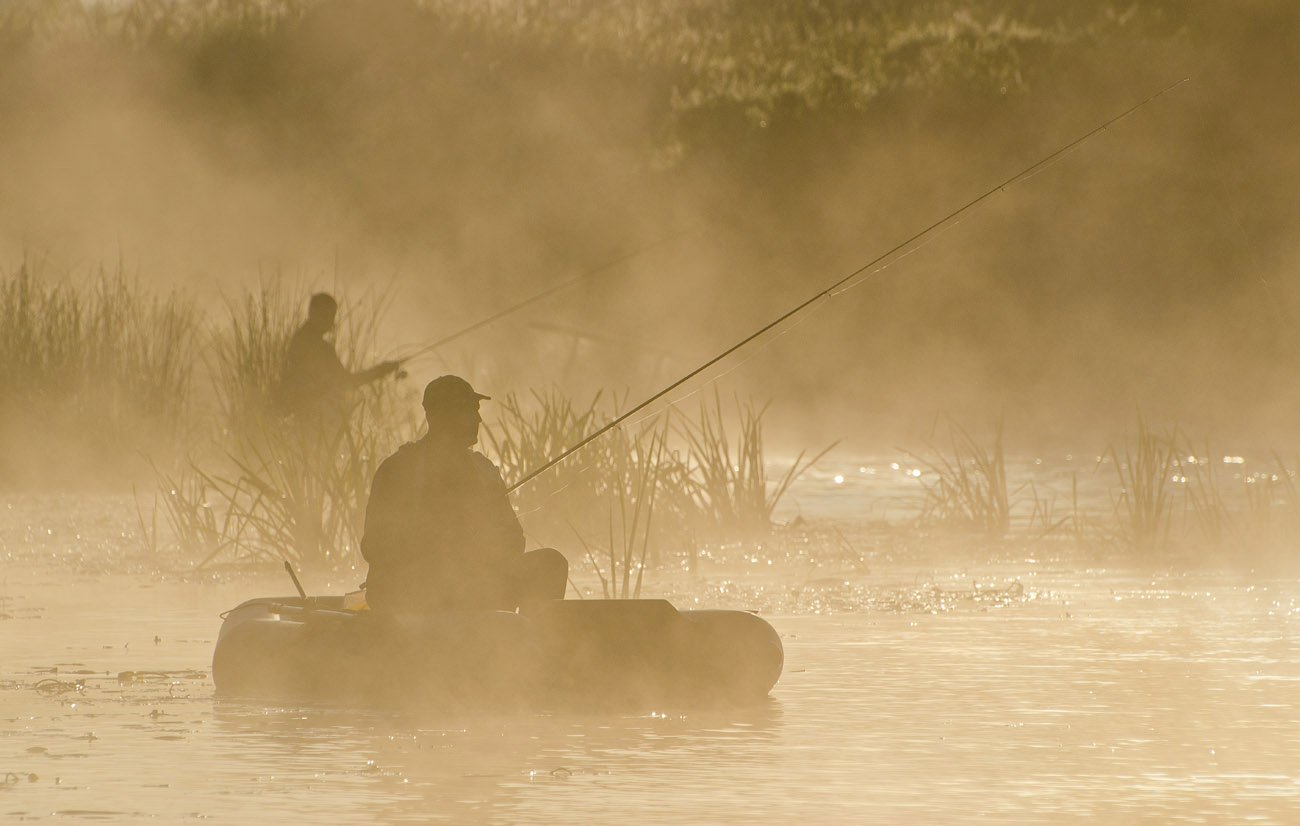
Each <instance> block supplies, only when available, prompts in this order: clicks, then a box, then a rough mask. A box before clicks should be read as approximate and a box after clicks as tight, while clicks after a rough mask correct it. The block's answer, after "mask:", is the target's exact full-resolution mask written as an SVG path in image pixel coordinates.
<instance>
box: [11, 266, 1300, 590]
mask: <svg viewBox="0 0 1300 826" xmlns="http://www.w3.org/2000/svg"><path fill="white" fill-rule="evenodd" d="M296 295H297V292H296V291H292V290H290V289H288V288H287V287H286V285H285V284H283V283H282V282H269V283H266V284H263V285H261V286H260V287H258V288H256V289H254V290H251V291H249V292H246V293H244V294H242V295H237V296H233V297H231V298H230V299H229V300H228V301H227V303H226V305H225V308H224V309H223V310H222V311H220V312H218V313H217V314H215V315H213V316H204V315H202V314H201V313H200V312H199V311H198V310H197V309H196V308H195V306H194V305H193V304H192V303H190V302H189V301H188V300H186V299H185V298H184V297H183V296H180V295H177V294H169V295H165V296H160V295H157V294H154V293H153V292H151V291H149V290H147V289H145V288H143V287H142V286H140V284H139V283H138V282H137V281H135V280H133V279H131V278H130V277H129V276H127V275H126V274H124V273H120V272H118V273H103V272H101V273H99V274H97V275H96V276H94V277H92V278H90V279H88V280H86V281H84V282H80V283H73V282H68V281H57V282H56V281H48V280H45V279H43V278H41V277H39V276H38V275H36V274H34V273H33V272H32V270H31V268H30V267H28V266H26V265H24V266H22V267H19V268H18V269H16V270H13V271H10V272H8V273H6V274H4V276H3V278H0V320H2V321H3V327H0V330H2V331H3V334H2V335H0V368H2V372H0V389H2V390H3V393H2V394H0V400H2V403H3V404H2V406H0V424H2V425H3V431H2V432H3V433H4V435H5V443H4V445H3V450H0V456H3V461H4V462H5V463H6V464H5V467H4V468H3V469H4V471H5V473H4V475H3V479H4V481H5V483H6V485H7V486H11V487H12V486H15V485H17V486H22V485H24V484H25V483H26V482H28V481H30V480H31V478H32V476H31V474H32V473H36V472H38V471H49V470H51V469H53V470H54V471H57V472H59V473H61V474H62V477H61V478H62V480H63V481H68V480H80V481H84V478H85V477H86V476H87V475H89V474H91V473H92V472H94V471H96V470H97V471H98V472H99V473H100V474H101V475H103V478H105V479H111V478H112V474H116V478H115V480H114V481H115V483H116V484H118V485H121V484H124V483H125V482H127V481H132V482H135V483H136V490H137V503H138V507H139V534H140V536H141V538H142V541H143V542H144V544H145V545H146V546H147V547H148V548H149V550H150V551H151V552H153V553H161V552H165V551H166V550H167V549H180V550H182V551H184V552H185V553H186V555H187V556H189V557H190V558H192V559H194V560H196V561H197V562H198V563H199V564H200V565H208V564H213V563H223V564H224V563H231V562H256V561H274V560H279V559H285V558H287V559H291V560H294V561H295V562H298V563H300V564H304V565H312V566H321V565H324V566H333V567H337V566H350V565H355V564H357V563H358V561H359V558H358V547H359V540H360V537H361V533H362V530H363V527H364V515H365V506H366V501H367V497H368V492H369V484H370V479H371V478H372V476H373V473H374V470H375V468H376V467H377V466H378V463H379V462H380V461H382V459H383V458H384V457H386V456H387V455H389V454H390V453H391V452H392V451H393V450H394V449H395V448H396V446H397V445H398V444H400V443H401V442H402V441H406V440H410V439H413V438H416V437H418V435H419V432H420V427H421V421H420V416H419V411H418V398H417V394H416V393H415V391H414V390H413V389H412V388H410V387H404V386H403V385H401V384H398V383H395V382H386V383H382V384H377V385H373V386H370V387H369V388H367V389H364V390H362V391H360V392H359V393H358V395H357V398H356V405H355V407H354V409H353V411H352V415H351V417H350V418H349V419H348V421H347V423H346V426H344V427H342V428H330V429H329V430H328V432H327V431H326V430H320V431H313V430H311V429H309V428H304V427H302V426H301V425H300V424H299V423H295V422H293V421H292V420H285V419H283V418H281V417H279V416H278V415H276V414H275V413H274V411H273V410H272V409H271V406H270V403H269V400H270V398H271V396H272V392H273V389H274V386H275V382H276V381H277V380H278V370H279V365H280V363H281V360H282V358H283V351H284V348H285V345H286V343H287V341H288V336H289V334H290V333H291V332H292V330H293V328H294V327H295V326H296V325H297V324H298V323H299V314H300V308H299V307H298V306H297V305H298V304H300V303H301V302H300V301H298V300H296V298H295V296H296ZM344 307H345V308H346V310H347V312H346V313H345V314H344V315H343V317H342V318H341V323H340V327H339V330H338V334H337V343H338V348H339V350H340V352H341V354H342V355H343V356H344V359H345V361H347V362H349V363H351V364H353V365H362V364H367V363H371V362H373V361H375V360H376V359H378V358H379V356H378V354H377V348H378V346H379V344H378V341H377V336H376V331H377V330H378V329H379V327H380V320H381V319H382V317H383V314H384V311H385V307H386V302H385V301H384V300H383V299H382V297H381V298H376V297H373V296H356V297H353V298H352V299H351V300H345V302H344ZM702 398H703V400H702V401H699V402H698V406H697V407H695V408H694V409H691V408H688V407H685V406H681V407H678V408H674V409H670V410H668V411H666V412H664V413H663V414H661V415H658V416H651V417H647V418H644V419H641V420H639V421H634V422H629V423H627V424H625V425H624V426H622V427H620V428H617V429H615V430H613V431H612V432H610V433H609V434H607V435H606V436H605V437H603V438H602V439H600V440H598V441H596V442H595V443H593V444H592V445H591V446H589V447H588V448H587V449H585V450H584V451H583V452H581V453H580V454H578V455H577V456H575V457H573V458H572V459H571V460H569V461H567V462H565V463H563V464H561V465H559V466H558V467H556V468H555V469H553V470H551V471H549V472H547V473H546V474H543V475H542V476H541V477H539V478H538V479H536V480H535V481H534V482H532V483H530V484H529V485H527V486H525V487H524V488H522V489H521V490H520V491H519V492H518V493H517V494H516V497H515V502H516V505H517V507H518V508H519V510H520V514H521V518H522V519H523V521H524V523H525V526H526V529H527V531H528V533H529V535H530V537H531V538H532V540H533V541H534V542H535V543H536V544H548V545H559V546H564V547H570V548H573V549H575V550H576V549H582V553H583V555H584V556H585V557H586V559H587V561H588V563H589V565H590V566H591V568H592V570H593V571H594V572H595V573H596V575H597V577H598V579H599V581H600V583H601V586H602V588H603V590H604V593H605V594H606V595H608V596H634V595H636V594H638V593H640V589H641V583H642V580H643V577H644V575H645V572H646V571H647V570H653V569H655V568H659V567H662V566H670V567H686V568H694V567H695V566H697V565H698V564H699V556H700V554H701V553H702V552H707V549H709V548H714V549H717V548H719V547H723V546H727V545H731V546H733V547H734V548H738V549H741V550H742V552H743V553H749V551H747V550H744V549H747V548H763V547H766V548H767V552H768V553H779V552H780V551H779V549H780V545H781V543H782V542H790V541H796V542H804V543H806V542H808V541H809V536H810V535H811V534H810V531H811V533H813V534H815V533H817V530H818V529H810V528H808V527H807V526H804V528H802V529H793V530H792V529H781V528H780V527H779V525H778V523H777V522H776V520H775V519H774V516H773V514H774V511H775V510H776V508H777V507H778V505H780V503H781V501H782V499H783V498H784V497H786V496H788V495H789V493H790V490H791V487H792V485H793V484H794V483H795V482H796V481H797V480H798V479H799V478H800V477H801V476H802V475H803V474H805V473H806V472H807V471H808V470H809V469H810V468H811V467H812V466H813V465H814V464H815V463H817V462H818V461H819V460H821V459H822V458H823V457H824V456H825V455H826V452H827V451H828V450H829V449H830V447H833V445H831V446H829V447H828V446H820V448H821V449H819V451H818V452H816V453H813V454H801V455H800V456H799V457H797V458H796V459H795V461H794V462H792V463H790V464H788V465H785V466H783V467H782V469H781V470H780V471H779V473H778V474H777V475H776V476H772V475H770V474H772V473H773V471H774V466H773V460H772V457H771V456H770V455H769V454H768V453H767V451H766V450H765V447H764V428H763V417H764V414H765V411H766V408H765V407H759V406H755V405H753V404H752V403H750V402H746V401H744V400H741V399H735V400H731V401H727V400H724V398H723V397H722V396H721V395H720V394H719V393H718V392H717V391H716V390H715V392H714V393H713V394H712V395H705V396H703V397H702ZM626 404H627V401H626V400H625V399H619V398H616V397H613V396H610V395H608V394H598V395H597V396H595V397H593V398H590V399H587V400H585V401H577V400H574V399H572V398H569V397H567V396H566V395H564V394H563V393H561V392H560V391H558V390H556V389H551V390H547V391H531V392H529V393H526V394H517V393H506V394H504V395H503V396H499V397H498V400H497V401H496V402H494V403H493V404H492V405H490V409H488V410H486V411H485V413H486V414H487V416H486V418H487V424H486V425H485V427H484V431H483V434H482V439H481V446H482V449H483V450H484V451H485V452H486V453H487V454H488V455H489V456H490V457H491V458H492V459H493V460H494V461H496V462H497V463H498V464H499V466H500V467H501V469H502V472H503V475H504V476H505V478H506V480H507V482H512V481H513V480H515V479H519V478H522V477H523V476H524V475H525V474H527V473H528V472H529V471H530V470H532V469H533V468H536V467H538V466H540V465H542V464H543V463H544V462H545V461H546V460H547V459H549V458H551V457H553V456H555V455H557V454H559V453H560V452H562V450H563V449H564V448H565V447H567V446H569V445H572V444H574V443H576V442H577V441H578V440H580V439H581V438H582V437H583V436H584V435H586V434H588V433H590V432H592V431H594V430H595V429H597V428H599V427H600V426H601V425H603V424H604V423H605V422H607V421H609V420H610V419H611V418H613V417H614V416H616V415H617V414H618V411H619V409H620V408H621V407H624V406H626ZM905 453H907V452H905ZM907 455H909V456H910V457H911V459H912V461H913V463H914V464H915V466H916V469H915V470H914V471H913V472H912V474H913V475H914V477H915V479H916V483H917V484H918V485H919V487H918V489H917V496H916V498H915V499H914V501H913V502H912V504H911V505H910V506H909V508H908V510H907V513H908V515H907V516H906V517H905V518H903V519H902V520H901V521H899V520H896V521H895V522H894V524H893V525H891V526H888V527H884V526H882V527H881V528H880V529H881V530H885V531H886V532H892V531H897V530H903V531H914V532H916V536H918V537H930V538H931V539H934V540H940V539H942V538H944V537H948V538H954V537H961V536H967V537H978V538H979V540H980V543H981V547H985V548H996V547H998V546H999V545H1001V544H1006V543H1011V545H1015V544H1016V543H1018V542H1022V541H1031V542H1034V543H1038V544H1039V546H1040V547H1054V548H1057V549H1060V550H1061V551H1062V552H1063V553H1082V554H1084V555H1087V556H1100V557H1105V556H1107V555H1110V554H1120V555H1122V556H1125V557H1130V558H1144V559H1153V560H1165V561H1170V560H1178V559H1192V558H1201V557H1204V556H1206V555H1210V556H1213V555H1215V554H1225V555H1230V556H1237V557H1240V558H1244V559H1250V560H1255V561H1258V562H1260V563H1261V564H1262V563H1267V562H1277V561H1279V560H1282V559H1284V558H1285V557H1286V547H1287V543H1288V541H1289V538H1290V537H1291V536H1293V535H1294V533H1295V531H1296V530H1297V529H1298V528H1300V493H1298V492H1297V486H1296V471H1297V469H1298V468H1297V467H1296V466H1292V465H1291V464H1288V463H1287V462H1286V461H1285V460H1284V459H1283V458H1282V457H1281V456H1280V455H1275V456H1274V457H1273V458H1272V460H1271V464H1270V466H1269V467H1268V468H1267V469H1266V470H1265V471H1264V472H1258V471H1257V472H1251V473H1243V472H1240V468H1239V467H1237V465H1236V464H1234V463H1239V461H1240V460H1238V459H1235V458H1234V457H1225V458H1224V459H1223V461H1222V462H1219V461H1216V459H1215V454H1214V452H1213V451H1212V450H1211V448H1210V446H1209V445H1208V444H1200V445H1199V446H1198V445H1197V444H1196V443H1195V442H1194V440H1193V439H1191V438H1189V437H1188V436H1186V435H1184V434H1183V433H1181V432H1180V431H1178V430H1176V429H1174V430H1161V429H1158V428H1154V427H1152V426H1150V425H1149V424H1148V423H1147V422H1146V421H1145V420H1144V419H1143V418H1141V417H1139V418H1138V419H1137V427H1136V432H1135V435H1134V436H1133V437H1131V438H1130V439H1127V440H1124V441H1122V442H1120V443H1117V444H1115V445H1112V446H1110V447H1108V448H1107V449H1106V450H1104V451H1103V452H1102V453H1100V454H1099V455H1098V457H1097V463H1096V466H1095V468H1094V469H1093V470H1092V472H1091V473H1089V474H1087V475H1086V476H1085V478H1083V479H1082V485H1081V480H1080V476H1079V474H1077V473H1076V474H1075V475H1074V476H1073V478H1072V480H1071V485H1070V487H1071V489H1070V491H1069V496H1068V500H1067V502H1066V504H1064V505H1062V504H1060V497H1061V496H1063V495H1064V491H1055V490H1049V489H1047V488H1044V487H1035V486H1034V484H1032V483H1030V482H1027V481H1022V480H1018V479H1016V478H1015V474H1014V471H1013V472H1010V473H1009V472H1008V463H1007V457H1006V455H1005V448H1004V443H1003V434H1002V431H1001V428H1000V427H999V428H997V429H995V430H994V431H993V433H992V437H991V438H988V439H984V438H981V437H979V436H977V435H973V434H972V433H971V432H969V431H967V430H965V429H963V428H961V427H960V426H959V425H957V424H955V423H953V424H950V425H949V431H948V438H947V440H946V443H944V444H940V443H932V444H927V445H925V446H924V448H923V449H920V450H918V451H915V452H912V453H907ZM140 456H144V457H145V458H147V459H148V460H149V462H150V463H151V466H152V468H153V475H152V477H151V478H152V480H153V482H156V491H154V492H150V487H151V484H150V483H149V482H147V481H144V480H142V479H141V478H139V477H136V478H134V479H133V478H131V474H130V472H129V471H126V470H124V468H126V467H128V466H130V465H131V464H132V463H135V464H136V465H137V466H139V457H140ZM23 457H27V458H28V459H29V460H30V461H31V462H32V464H31V465H30V466H28V467H24V466H23V465H22V463H21V460H22V459H23ZM1225 463H1226V464H1225ZM1081 487H1083V488H1085V489H1087V490H1088V491H1090V492H1091V493H1085V494H1084V495H1082V496H1081V494H1080V488H1081ZM1097 492H1102V498H1098V496H1097ZM822 533H825V534H826V535H825V536H819V538H817V540H816V541H818V542H820V543H822V544H824V545H825V546H826V548H827V549H828V550H827V554H829V555H832V556H835V555H838V556H844V558H845V559H849V558H850V557H852V564H854V565H857V564H865V559H864V558H863V557H862V555H861V553H860V552H859V551H856V550H854V548H853V543H851V542H849V541H848V540H846V539H845V538H844V536H843V534H836V535H834V536H832V535H831V534H829V533H826V532H825V531H822ZM800 537H802V538H800ZM846 554H847V555H846Z"/></svg>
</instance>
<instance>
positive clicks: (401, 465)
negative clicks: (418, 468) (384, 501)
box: [375, 442, 419, 476]
mask: <svg viewBox="0 0 1300 826" xmlns="http://www.w3.org/2000/svg"><path fill="white" fill-rule="evenodd" d="M417 446H418V445H417V443H416V442H407V443H406V444H404V445H402V446H401V447H399V448H398V449H397V450H395V451H394V452H393V453H392V455H391V456H389V457H388V458H387V459H385V460H384V461H382V462H380V463H379V467H378V468H377V469H376V470H375V475H376V476H378V475H379V474H384V475H386V476H387V475H392V474H400V473H402V472H404V471H406V470H407V469H409V468H412V467H414V466H415V465H416V464H417V461H418V458H419V451H418V450H417V449H416V448H417Z"/></svg>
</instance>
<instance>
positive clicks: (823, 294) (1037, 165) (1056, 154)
mask: <svg viewBox="0 0 1300 826" xmlns="http://www.w3.org/2000/svg"><path fill="white" fill-rule="evenodd" d="M1189 80H1191V78H1189V77H1185V78H1183V79H1181V80H1179V81H1177V82H1175V83H1171V84H1169V85H1168V86H1166V87H1164V88H1163V89H1161V90H1160V91H1158V92H1156V93H1154V94H1152V95H1149V96H1148V97H1146V98H1144V99H1143V100H1141V101H1139V102H1137V103H1135V104H1134V105H1132V106H1130V107H1129V108H1127V109H1125V110H1124V111H1123V112H1120V113H1119V114H1118V115H1115V116H1114V117H1112V118H1110V119H1109V120H1107V121H1105V122H1104V123H1102V124H1101V125H1100V126H1096V127H1094V128H1092V129H1090V130H1088V131H1087V132H1085V133H1084V134H1082V135H1080V136H1079V137H1077V138H1075V139H1074V140H1072V141H1070V142H1069V143H1067V144H1065V145H1064V146H1062V147H1060V148H1059V149H1056V150H1054V151H1053V152H1051V153H1050V154H1048V155H1045V156H1044V157H1043V158H1041V159H1040V160H1037V161H1035V162H1034V163H1032V164H1030V165H1029V166H1027V167H1025V168H1024V169H1022V170H1021V171H1019V172H1017V173H1016V174H1014V175H1012V176H1011V177H1009V178H1007V179H1006V180H1005V181H1002V182H1001V183H999V184H998V185H996V186H994V187H991V188H989V189H988V190H986V191H985V192H983V193H981V194H980V195H978V196H976V197H975V198H972V199H971V200H969V201H967V202H966V203H965V204H963V205H962V206H960V207H958V208H957V209H955V210H953V211H952V212H950V213H948V214H947V215H945V216H943V217H942V218H940V219H939V220H937V221H935V222H934V223H932V224H930V225H929V226H927V227H926V228H925V229H923V230H921V231H920V232H918V233H916V234H915V235H912V236H911V237H910V238H907V239H906V240H904V241H902V242H900V243H898V244H895V245H894V246H893V247H891V248H890V249H888V250H886V251H885V252H883V253H881V254H880V255H878V256H876V257H875V258H873V259H871V260H870V261H868V262H867V263H865V264H863V265H862V266H860V267H858V268H857V269H855V270H854V271H853V272H851V273H849V274H848V275H846V276H844V277H843V278H841V279H839V280H838V281H836V282H835V283H834V284H831V285H830V286H829V287H826V288H824V289H822V290H820V291H818V292H817V293H816V294H815V295H813V296H812V297H810V298H808V299H807V300H806V301H804V302H802V303H800V304H798V305H796V306H795V307H793V308H792V309H790V310H788V311H786V312H785V313H782V314H781V315H780V316H778V317H776V318H775V319H773V320H772V321H769V322H768V323H767V324H765V325H763V326H762V327H760V328H758V329H757V330H755V331H754V332H752V333H750V334H749V335H747V336H745V337H744V338H742V339H741V340H740V341H738V342H736V343H735V344H733V345H731V346H730V347H728V348H727V349H725V350H723V351H722V352H721V353H718V354H717V355H716V356H714V357H712V358H710V359H709V360H708V361H706V362H704V363H703V364H701V365H700V366H699V367H696V368H695V369H694V370H692V371H690V372H689V373H687V374H686V375H684V376H682V377H681V378H679V379H677V380H676V381H674V382H673V383H672V384H669V385H668V386H667V387H665V388H663V389H662V390H660V391H658V392H656V393H655V394H654V395H652V396H650V397H649V398H647V399H645V400H644V401H642V402H639V403H638V404H637V405H636V406H635V407H633V408H631V409H630V410H628V411H626V412H625V413H623V414H621V415H619V416H617V417H615V418H614V419H613V420H611V421H610V422H609V423H607V424H605V425H603V426H602V427H600V428H598V429H597V430H595V431H594V432H592V433H591V434H590V435H588V436H585V437H583V439H582V440H581V441H579V442H578V443H577V444H575V445H573V446H572V447H569V448H566V449H565V450H564V451H562V452H561V453H560V454H559V455H558V456H556V457H555V458H553V459H550V460H549V461H547V462H546V464H544V465H542V466H541V467H539V468H537V469H536V470H533V471H530V472H529V473H527V474H525V475H524V477H523V478H522V479H520V480H519V481H518V482H515V483H514V484H513V485H511V486H510V488H509V489H508V490H507V491H506V492H507V493H514V492H515V491H517V490H519V489H520V488H521V487H523V486H524V485H526V484H528V483H529V482H531V481H532V480H534V479H536V478H537V477H538V476H541V475H542V474H543V473H545V472H546V471H548V470H550V469H551V468H553V467H555V466H556V465H558V464H560V463H561V462H563V461H564V460H565V459H568V458H569V457H570V456H572V455H573V454H575V453H577V452H578V451H580V450H582V449H583V448H584V447H586V446H587V445H589V444H591V443H592V442H594V441H595V440H597V439H599V438H600V437H601V436H603V435H605V434H606V433H608V432H609V431H611V430H613V429H614V428H616V427H618V426H619V425H621V424H622V423H623V422H625V421H627V420H628V419H629V418H631V417H632V416H634V415H636V414H637V413H639V412H640V411H642V410H644V409H645V408H647V407H649V406H650V405H651V404H653V403H655V402H656V401H658V400H659V399H662V398H663V397H664V396H666V395H668V394H669V393H671V392H672V391H674V390H676V389H677V388H678V387H681V386H682V385H683V384H685V383H686V382H688V381H690V380H691V379H693V378H695V377H696V376H698V375H699V374H701V373H703V372H704V371H705V370H708V369H709V368H710V367H712V366H713V365H715V364H717V363H718V362H720V361H722V360H723V359H725V358H726V357H727V356H730V355H731V354H732V353H735V352H736V351H738V350H741V349H743V348H744V347H745V346H746V345H748V344H749V343H750V342H752V341H754V340H755V339H758V338H760V337H762V336H763V334H764V333H767V332H769V331H771V330H773V329H775V328H777V327H780V326H781V325H782V324H784V323H785V322H786V321H789V320H790V319H791V318H793V317H795V316H796V315H798V314H799V313H801V312H803V311H804V310H806V309H808V308H809V307H811V306H812V305H813V304H816V303H817V302H818V301H821V300H822V299H826V298H831V297H833V296H834V295H835V294H836V291H838V290H839V289H840V288H841V287H843V286H844V285H845V284H848V283H849V282H850V281H852V280H853V279H855V278H857V277H859V276H861V275H862V274H863V273H868V271H869V270H871V269H872V268H873V267H875V266H876V265H877V264H880V263H881V262H883V261H885V260H886V259H889V258H891V257H892V256H893V255H895V254H896V253H899V252H901V251H902V250H904V249H906V248H907V247H909V246H911V245H912V244H914V243H916V242H917V241H920V240H921V239H922V238H925V237H926V236H928V235H930V234H931V233H933V232H934V231H935V230H937V229H939V228H940V227H943V226H945V225H947V224H949V223H950V222H952V221H955V220H956V219H958V218H960V217H961V216H962V215H964V214H966V213H967V212H969V211H970V210H972V209H974V208H975V207H977V206H978V205H979V204H981V203H983V202H984V201H985V200H986V199H988V198H990V197H992V196H993V195H995V194H997V193H998V192H1001V191H1003V190H1005V189H1006V188H1007V187H1009V186H1011V185H1013V184H1015V183H1017V182H1019V181H1021V180H1023V179H1025V178H1029V177H1031V176H1033V175H1034V174H1035V173H1036V172H1038V171H1039V170H1041V169H1043V168H1044V167H1046V166H1047V165H1049V164H1051V163H1052V162H1053V161H1055V160H1056V159H1057V158H1060V157H1061V156H1063V155H1066V154H1068V153H1069V152H1070V151H1072V150H1074V149H1076V148H1078V147H1079V146H1082V145H1083V144H1084V143H1086V142H1087V141H1088V140H1090V139H1091V138H1093V137H1094V136H1096V135H1098V134H1100V133H1102V132H1104V131H1106V130H1107V129H1109V128H1110V127H1112V126H1114V125H1115V124H1117V123H1119V122H1120V121H1122V120H1124V119H1125V118H1127V117H1128V116H1129V115H1131V114H1133V113H1134V112H1136V111H1138V110H1139V109H1141V108H1143V107H1145V106H1146V105H1147V104H1149V103H1151V102H1152V101H1154V100H1155V99H1156V98H1159V97H1161V96H1162V95H1164V94H1165V93H1167V92H1171V91H1173V90H1174V89H1176V88H1177V87H1179V86H1182V85H1183V84H1184V83H1187V82H1188V81H1189Z"/></svg>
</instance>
